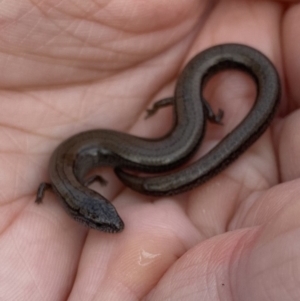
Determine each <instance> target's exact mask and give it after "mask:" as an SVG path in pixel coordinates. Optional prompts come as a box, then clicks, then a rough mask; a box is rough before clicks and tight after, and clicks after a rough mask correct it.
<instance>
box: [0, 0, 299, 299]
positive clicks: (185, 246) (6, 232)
mask: <svg viewBox="0 0 300 301" xmlns="http://www.w3.org/2000/svg"><path fill="white" fill-rule="evenodd" d="M208 4H209V5H208ZM0 16H1V23H0V28H1V31H0V34H1V39H0V44H1V50H2V51H1V54H0V66H1V71H2V72H1V73H0V85H1V92H0V97H1V101H0V104H1V113H0V120H1V129H0V140H1V160H0V166H1V177H0V187H1V198H0V200H1V207H0V208H1V212H0V214H1V236H0V239H1V241H0V266H1V269H0V299H1V300H156V301H157V300H185V301H191V300H201V301H219V300H226V301H227V300H230V301H231V300H232V301H233V300H239V301H248V300H256V301H261V300H273V301H277V300H278V301H279V300H280V301H282V300H299V299H300V286H299V281H300V252H299V249H300V243H299V241H300V240H299V235H300V218H299V216H300V181H299V176H300V136H299V134H298V133H299V128H300V116H299V110H298V106H299V103H300V89H299V78H300V59H299V53H300V40H299V36H300V24H299V23H300V18H299V17H300V6H299V5H298V4H297V2H296V1H286V2H276V1H268V2H263V1H221V2H216V3H215V5H212V2H211V1H198V0H194V1H193V0H190V1H186V0H184V1H183V0H179V1H161V0H153V1H133V0H132V1H130V0H129V1H124V0H118V1H117V0H116V1H114V0H111V1H81V2H80V1H60V2H57V3H56V2H55V1H31V2H30V3H29V2H25V1H19V0H18V1H5V2H3V3H2V4H1V11H0ZM229 42H235V43H244V44H247V45H249V46H252V47H254V48H257V49H258V50H260V51H262V52H263V53H264V54H265V55H267V56H268V57H269V58H270V59H271V60H272V61H273V63H274V64H275V66H276V68H277V69H278V72H279V74H280V77H281V79H282V90H283V93H282V99H281V105H280V108H279V111H278V114H277V117H276V118H275V120H274V121H273V123H272V126H271V127H270V129H268V130H267V132H266V133H265V134H264V135H263V136H262V137H261V138H260V139H259V141H258V142H256V143H255V144H254V145H253V146H252V147H251V148H250V149H249V150H248V151H247V152H246V153H245V154H244V155H243V156H242V157H240V158H239V159H238V160H237V161H236V162H235V163H234V164H233V165H231V166H230V167H229V168H228V169H226V170H225V171H224V172H222V173H221V174H220V175H218V176H217V177H215V178H214V179H212V180H211V181H209V182H208V183H206V184H204V185H202V186H200V187H198V188H196V189H194V190H192V191H190V192H188V193H185V194H182V195H179V196H175V197H161V198H150V197H145V196H143V195H140V194H137V193H135V192H132V191H131V190H129V189H128V188H126V187H124V186H123V185H122V184H121V183H120V182H119V181H118V180H117V179H116V178H115V177H114V176H113V172H111V171H110V170H109V169H105V170H104V171H103V170H100V171H101V174H102V175H103V176H105V177H106V179H107V180H108V182H109V183H108V185H107V187H105V188H101V187H99V186H97V184H93V185H94V186H93V188H94V189H97V190H98V191H100V192H101V193H103V194H104V195H105V196H106V197H107V198H108V199H110V200H112V202H113V204H114V205H115V206H116V208H117V210H118V212H119V214H120V215H121V216H122V218H123V220H124V222H125V230H124V231H123V232H121V233H120V234H105V233H103V232H99V231H96V230H89V229H87V228H85V227H83V226H82V225H80V224H78V223H76V222H75V221H73V220H72V219H71V218H70V217H69V216H68V215H67V214H66V212H65V211H64V209H63V208H62V206H61V204H60V202H59V201H58V200H57V197H56V196H55V195H54V194H53V193H51V192H47V193H46V195H45V198H44V202H43V204H41V205H37V204H35V203H34V199H35V193H36V190H37V187H38V185H39V183H40V182H42V181H47V180H49V179H48V174H47V168H48V160H49V158H50V156H51V152H52V151H53V150H54V148H55V147H56V146H57V145H58V144H59V143H60V142H62V141H63V140H64V139H66V138H67V137H69V136H71V135H73V134H75V133H78V132H80V131H84V130H88V129H94V128H109V129H115V130H118V131H124V132H129V133H132V134H135V135H140V136H144V137H158V136H160V135H162V134H163V133H166V132H167V130H168V129H169V128H170V125H171V120H172V110H171V109H165V110H162V111H160V112H159V113H158V114H157V115H156V116H153V117H152V118H150V119H147V120H144V116H145V110H146V108H148V107H149V106H150V105H151V104H152V103H153V102H155V101H157V100H158V99H160V98H162V97H166V96H170V95H172V93H173V88H174V84H175V82H176V77H177V75H178V73H179V72H180V70H181V69H182V68H183V66H184V65H185V63H186V62H187V61H188V60H189V59H190V58H191V57H192V56H193V55H194V54H196V53H198V52H200V51H201V50H203V49H205V48H207V47H210V46H212V45H216V44H220V43H229ZM206 96H207V98H208V100H209V102H210V103H211V104H212V106H213V107H214V108H216V109H217V108H222V109H223V110H224V111H225V116H224V119H223V123H224V125H223V126H218V125H209V127H208V133H207V135H206V140H205V142H204V144H203V145H202V147H201V149H200V150H199V152H198V154H197V155H196V156H198V157H199V156H201V155H202V154H203V153H205V151H207V149H209V148H211V147H213V145H215V144H216V143H217V142H218V141H219V140H220V139H221V138H222V137H223V136H224V134H225V133H227V132H228V131H230V129H232V128H233V127H234V126H235V125H236V124H237V122H239V121H240V120H242V118H243V116H245V114H246V112H247V111H248V110H249V108H250V106H251V103H252V102H253V99H254V96H255V86H254V84H253V83H252V81H251V79H249V78H248V77H247V76H246V75H243V74H242V73H240V72H230V73H229V72H227V73H224V74H220V75H219V76H218V77H216V78H215V79H213V80H212V81H211V83H210V85H209V86H208V87H207V89H206Z"/></svg>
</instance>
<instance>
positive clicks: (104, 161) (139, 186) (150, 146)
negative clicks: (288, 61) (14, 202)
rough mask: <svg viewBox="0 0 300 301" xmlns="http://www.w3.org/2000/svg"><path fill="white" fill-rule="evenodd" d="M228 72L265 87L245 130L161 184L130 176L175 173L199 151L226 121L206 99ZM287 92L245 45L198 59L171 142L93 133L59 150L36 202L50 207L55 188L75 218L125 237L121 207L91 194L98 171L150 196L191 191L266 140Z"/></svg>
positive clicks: (178, 104) (178, 93) (182, 80)
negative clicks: (48, 193)
mask: <svg viewBox="0 0 300 301" xmlns="http://www.w3.org/2000/svg"><path fill="white" fill-rule="evenodd" d="M228 68H237V69H241V70H244V71H246V72H248V73H249V74H251V75H252V77H253V78H254V79H255V81H256V83H257V86H258V96H257V99H256V103H255V105H254V107H253V108H252V110H251V111H250V113H249V115H248V116H247V117H246V118H245V120H244V121H243V122H242V123H241V125H240V126H239V127H237V128H236V129H235V130H234V131H233V132H231V133H230V134H229V135H228V136H226V137H225V138H224V140H223V141H222V142H221V143H220V144H219V145H218V146H217V147H216V148H214V149H213V150H212V151H211V152H210V153H209V154H207V155H206V156H205V157H204V159H200V160H199V161H197V162H196V163H194V164H193V165H191V166H189V167H188V168H185V169H184V170H182V171H180V172H175V173H173V174H170V175H165V176H161V177H154V178H140V177H135V176H133V175H130V174H127V173H125V172H124V171H123V169H130V170H139V171H143V172H162V171H167V170H170V169H171V168H174V167H176V166H178V165H180V164H182V163H183V162H185V161H186V160H187V159H188V158H189V157H190V156H191V154H193V153H194V152H195V150H196V149H197V148H198V146H199V144H200V142H201V140H202V138H203V131H204V127H205V119H206V118H207V117H208V116H211V117H210V119H211V120H213V121H215V122H217V123H218V122H220V119H221V115H222V112H221V111H220V112H219V114H218V115H217V116H215V115H213V114H212V113H211V110H210V109H209V106H208V105H206V104H205V101H204V99H203V97H202V90H203V87H204V85H205V83H206V82H207V80H208V79H209V78H210V77H211V76H212V75H214V74H215V73H217V72H218V71H220V70H223V69H228ZM279 87H280V85H279V80H278V76H277V72H276V70H275V68H274V67H273V65H272V64H271V63H270V61H269V60H268V59H267V58H266V57H265V56H263V55H262V54H261V53H259V52H257V51H255V50H254V49H252V48H249V47H247V46H242V45H237V44H224V45H219V46H215V47H212V48H209V49H207V50H206V51H204V52H202V53H200V54H198V55H197V56H196V57H195V58H194V59H192V60H191V61H190V62H189V63H188V64H187V66H186V67H185V68H184V70H183V72H182V74H181V75H180V77H179V79H178V82H177V85H176V88H175V96H174V98H173V102H174V110H175V114H174V116H175V118H174V127H173V130H172V131H171V132H170V133H169V134H168V135H167V136H165V137H162V138H160V139H156V140H150V139H143V138H139V137H134V136H131V135H127V134H124V133H119V132H115V131H109V130H93V131H88V132H83V133H80V134H78V135H75V136H73V137H71V138H69V139H68V140H66V141H65V142H63V143H62V144H60V145H59V146H58V147H57V149H56V150H55V151H54V153H53V155H52V157H51V159H50V164H49V175H50V181H51V183H50V184H49V183H42V184H41V185H40V187H39V190H38V194H37V198H36V202H38V203H40V202H41V201H42V198H43V195H44V191H45V189H47V188H52V189H53V191H54V192H55V193H56V194H57V195H58V196H59V198H60V199H61V201H62V203H63V205H64V207H65V208H66V210H67V212H68V213H70V214H71V216H72V217H73V218H74V219H76V220H78V221H80V222H82V223H84V224H86V225H87V226H89V227H91V228H95V229H98V230H101V231H105V232H119V231H121V230H122V229H123V228H124V223H123V221H122V219H121V218H120V217H119V215H118V213H117V211H116V209H115V208H114V206H113V205H112V204H111V203H110V202H109V201H107V200H106V199H105V198H104V197H103V196H101V195H100V194H98V193H97V192H95V191H93V190H91V189H89V188H88V187H87V184H88V183H90V182H91V179H90V180H85V177H86V174H87V173H88V172H89V171H90V170H91V169H93V168H95V167H98V166H107V165H109V166H113V167H114V168H115V170H116V172H117V174H118V176H119V177H120V178H121V179H122V181H124V183H127V184H128V186H130V187H132V188H133V189H136V190H138V191H141V192H143V193H146V194H154V195H168V194H174V193H179V192H182V191H185V190H187V189H190V188H192V187H194V186H195V185H198V184H199V183H201V181H203V179H204V180H206V179H208V178H210V177H212V176H213V175H215V174H216V173H217V172H219V171H221V170H222V169H223V168H224V167H225V166H227V165H228V164H229V163H230V162H232V161H233V160H234V159H235V158H236V157H238V155H240V154H241V153H242V152H243V151H244V150H245V149H246V148H247V147H248V146H250V144H252V143H253V142H254V141H255V140H256V139H257V138H258V137H259V136H260V135H261V134H262V132H263V131H264V130H265V129H266V127H267V126H268V124H269V122H270V121H271V119H272V117H273V115H274V112H275V109H276V107H277V104H278V101H279V94H280V88H279ZM163 102H164V101H161V102H160V104H158V107H160V106H161V104H162V103H163ZM170 102H171V101H170V99H169V100H168V101H166V103H170ZM205 158H206V159H205ZM203 170H204V171H205V172H204V173H203ZM201 171H202V172H201ZM203 175H204V176H203ZM199 179H200V180H199ZM99 180H100V181H102V182H103V181H104V180H103V179H102V178H99Z"/></svg>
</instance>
